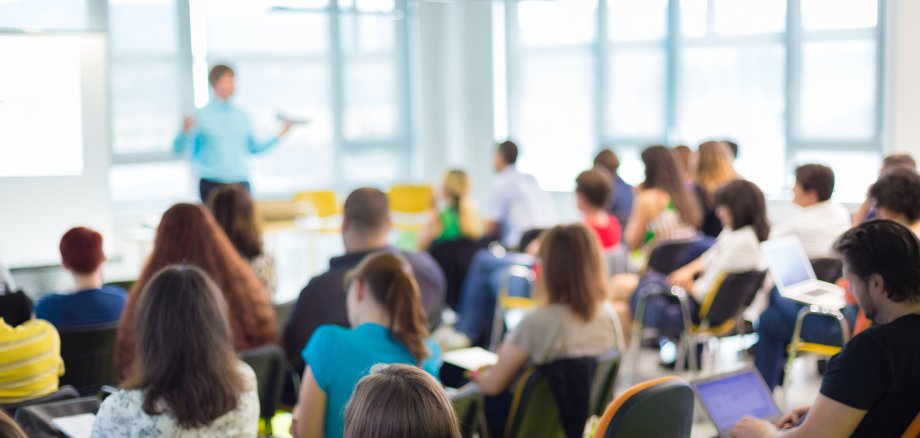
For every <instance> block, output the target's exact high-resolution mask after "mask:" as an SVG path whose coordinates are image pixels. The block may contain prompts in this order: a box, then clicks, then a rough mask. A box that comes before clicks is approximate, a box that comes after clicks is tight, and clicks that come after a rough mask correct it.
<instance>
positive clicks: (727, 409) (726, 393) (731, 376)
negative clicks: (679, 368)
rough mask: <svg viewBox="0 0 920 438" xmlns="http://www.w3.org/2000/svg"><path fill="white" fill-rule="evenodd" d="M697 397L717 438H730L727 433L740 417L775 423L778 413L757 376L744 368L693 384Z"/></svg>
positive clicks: (768, 393) (747, 368)
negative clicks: (714, 427) (716, 433)
mask: <svg viewBox="0 0 920 438" xmlns="http://www.w3.org/2000/svg"><path fill="white" fill-rule="evenodd" d="M693 391H694V392H696V396H697V397H699V399H700V401H701V402H702V404H703V408H704V409H705V410H706V413H707V414H709V418H710V419H711V420H712V423H713V424H714V425H715V426H716V429H718V430H719V436H720V437H729V436H731V429H732V426H734V425H735V424H736V423H737V422H738V420H740V419H741V418H742V417H744V416H746V415H747V416H751V417H757V418H762V419H764V420H767V421H771V422H775V421H778V420H779V419H780V418H782V414H783V413H782V411H780V410H779V407H778V406H777V405H776V402H775V401H774V400H773V395H772V394H771V393H770V389H769V388H767V384H766V383H764V381H763V378H762V377H761V376H760V373H758V372H757V370H755V369H754V368H752V367H750V366H747V367H745V368H742V369H740V370H737V371H732V372H728V373H723V374H718V375H715V376H711V377H707V378H705V379H700V380H696V381H694V382H693Z"/></svg>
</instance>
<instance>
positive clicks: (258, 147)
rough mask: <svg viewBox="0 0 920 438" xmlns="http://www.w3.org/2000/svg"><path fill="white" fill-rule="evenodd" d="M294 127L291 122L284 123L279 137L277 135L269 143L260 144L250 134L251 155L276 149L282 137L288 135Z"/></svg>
mask: <svg viewBox="0 0 920 438" xmlns="http://www.w3.org/2000/svg"><path fill="white" fill-rule="evenodd" d="M293 125H294V124H293V123H291V122H290V121H285V122H284V123H282V124H281V130H280V131H278V135H276V136H275V138H273V139H271V140H269V141H266V142H260V141H258V140H256V138H255V136H253V135H252V132H250V133H249V153H251V154H261V153H262V152H265V151H267V150H269V149H271V148H273V147H275V145H277V144H278V141H279V140H281V138H282V137H284V136H285V135H287V134H288V132H290V130H291V126H293Z"/></svg>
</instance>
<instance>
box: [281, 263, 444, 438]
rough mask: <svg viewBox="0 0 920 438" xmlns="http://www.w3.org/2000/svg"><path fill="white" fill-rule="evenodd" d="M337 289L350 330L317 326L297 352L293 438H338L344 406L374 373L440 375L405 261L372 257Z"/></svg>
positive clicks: (341, 430) (342, 430) (434, 349)
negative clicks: (406, 369)
mask: <svg viewBox="0 0 920 438" xmlns="http://www.w3.org/2000/svg"><path fill="white" fill-rule="evenodd" d="M345 281H346V283H347V284H348V293H347V294H348V295H347V302H348V319H349V321H350V322H351V324H352V326H353V327H354V328H351V329H350V328H344V327H338V326H333V325H324V326H322V327H320V328H319V329H317V330H316V332H315V333H313V336H312V337H311V338H310V340H309V342H308V343H307V347H306V348H305V349H304V350H303V353H302V355H303V359H304V361H305V362H306V364H307V367H306V370H305V372H304V378H303V383H302V384H301V386H300V397H299V402H298V404H297V406H296V407H295V408H294V423H293V424H292V425H291V433H292V435H293V436H294V437H295V438H313V437H326V438H332V437H336V438H337V437H341V436H342V434H343V432H344V427H345V406H346V405H347V404H348V400H349V399H350V398H351V394H352V392H353V391H354V388H355V385H357V383H358V381H359V380H361V378H362V377H364V376H366V375H368V373H370V370H371V367H373V366H374V365H377V364H394V363H401V364H407V365H415V366H418V367H420V368H422V369H424V370H425V371H427V372H429V373H431V374H432V375H433V376H437V375H438V372H439V370H440V367H441V363H440V355H441V354H440V350H439V349H438V347H437V345H436V344H434V343H433V342H431V341H426V340H425V338H426V337H427V336H428V330H427V328H426V321H425V312H424V310H423V309H422V303H421V299H420V298H419V296H420V295H419V290H418V285H417V284H416V282H415V278H414V277H413V276H412V272H411V268H410V267H409V265H408V264H407V263H406V262H405V260H403V259H402V258H401V257H400V256H399V255H396V254H393V253H390V252H379V253H372V254H370V255H368V256H367V257H365V259H364V260H363V261H362V262H361V264H359V265H358V267H357V268H355V269H354V270H353V271H351V272H349V274H348V275H347V276H346V278H345Z"/></svg>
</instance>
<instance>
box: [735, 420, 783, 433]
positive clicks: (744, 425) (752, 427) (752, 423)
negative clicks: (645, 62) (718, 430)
mask: <svg viewBox="0 0 920 438" xmlns="http://www.w3.org/2000/svg"><path fill="white" fill-rule="evenodd" d="M775 434H776V425H774V424H773V423H771V422H769V421H767V420H762V419H760V418H755V417H749V416H745V417H744V418H742V419H741V420H738V423H737V424H735V426H734V427H732V437H734V438H748V437H752V438H755V437H769V436H773V435H775Z"/></svg>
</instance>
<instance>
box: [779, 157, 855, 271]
mask: <svg viewBox="0 0 920 438" xmlns="http://www.w3.org/2000/svg"><path fill="white" fill-rule="evenodd" d="M792 193H793V194H794V197H793V198H792V202H793V203H795V205H798V206H799V207H801V209H800V210H799V211H798V212H797V213H795V214H794V215H792V216H791V217H789V218H788V219H786V220H784V221H781V222H779V223H778V224H776V225H775V226H774V227H773V232H772V233H771V234H770V238H771V239H774V238H777V237H784V236H796V237H798V238H799V240H801V241H802V245H803V246H804V247H805V253H806V254H807V255H808V258H809V259H820V258H827V257H830V256H831V245H832V244H833V243H834V240H835V239H837V237H839V236H840V235H841V234H843V232H844V231H846V230H847V229H849V228H850V223H851V221H850V213H849V212H848V211H847V209H846V208H845V207H844V206H842V205H840V204H835V203H833V202H831V194H833V193H834V171H833V170H831V168H830V167H827V166H823V165H820V164H806V165H803V166H799V167H798V168H796V169H795V185H794V186H793V187H792Z"/></svg>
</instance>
